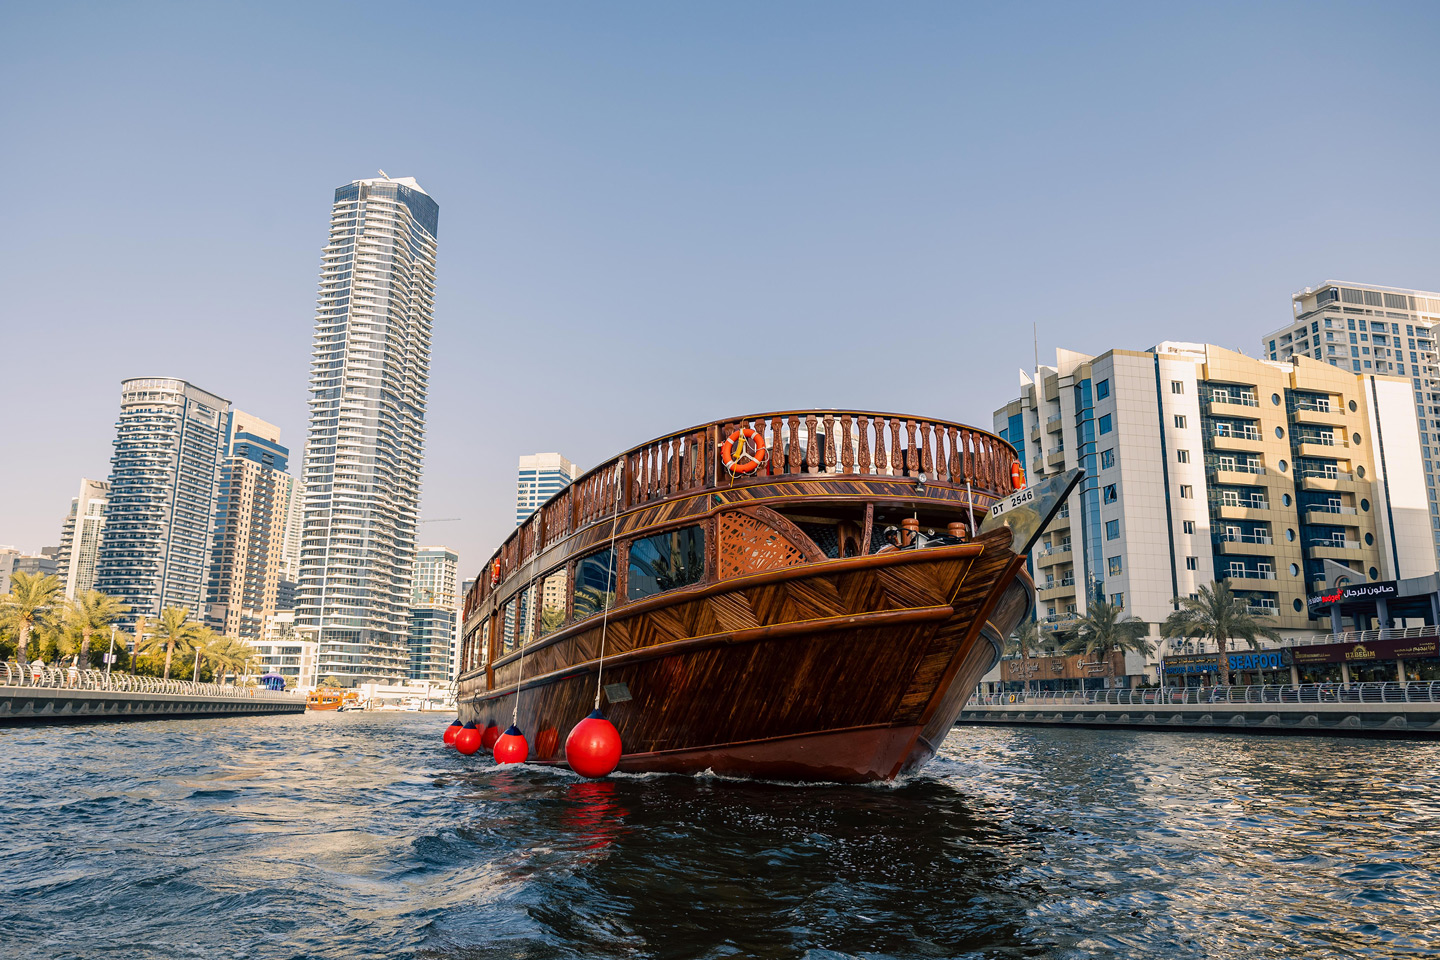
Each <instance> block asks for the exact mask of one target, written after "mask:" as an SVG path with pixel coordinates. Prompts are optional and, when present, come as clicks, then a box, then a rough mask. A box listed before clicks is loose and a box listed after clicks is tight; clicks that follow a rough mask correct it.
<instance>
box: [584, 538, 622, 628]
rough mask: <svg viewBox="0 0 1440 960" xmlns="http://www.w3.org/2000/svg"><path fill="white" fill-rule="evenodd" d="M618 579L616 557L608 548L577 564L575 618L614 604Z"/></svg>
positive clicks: (591, 613)
mask: <svg viewBox="0 0 1440 960" xmlns="http://www.w3.org/2000/svg"><path fill="white" fill-rule="evenodd" d="M617 580H618V574H617V573H616V571H615V558H614V557H613V556H612V555H611V553H610V551H609V550H608V549H607V550H601V551H600V552H599V553H592V554H590V556H588V557H585V558H583V559H582V560H581V561H580V562H579V563H577V564H575V607H574V619H576V620H583V619H585V618H586V617H588V616H591V615H593V614H596V613H599V612H600V611H601V610H604V609H605V608H606V607H608V606H610V605H611V604H613V603H614V602H615V584H616V581H617Z"/></svg>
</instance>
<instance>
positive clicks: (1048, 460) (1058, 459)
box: [1045, 447, 1065, 467]
mask: <svg viewBox="0 0 1440 960" xmlns="http://www.w3.org/2000/svg"><path fill="white" fill-rule="evenodd" d="M1064 465H1065V448H1064V447H1058V448H1056V449H1054V450H1051V451H1050V452H1049V453H1048V454H1046V456H1045V466H1047V467H1063V466H1064Z"/></svg>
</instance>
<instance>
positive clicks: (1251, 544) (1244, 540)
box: [1215, 533, 1275, 557]
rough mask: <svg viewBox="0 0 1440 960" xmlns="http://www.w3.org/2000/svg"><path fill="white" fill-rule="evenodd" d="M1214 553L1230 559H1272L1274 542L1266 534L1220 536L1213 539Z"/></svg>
mask: <svg viewBox="0 0 1440 960" xmlns="http://www.w3.org/2000/svg"><path fill="white" fill-rule="evenodd" d="M1215 552H1216V553H1219V554H1224V555H1226V556H1232V557H1274V556H1275V541H1274V539H1273V538H1271V537H1270V536H1269V535H1266V534H1251V533H1243V534H1236V535H1233V536H1230V535H1226V534H1221V535H1220V536H1218V537H1216V538H1215Z"/></svg>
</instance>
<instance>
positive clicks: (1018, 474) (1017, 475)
mask: <svg viewBox="0 0 1440 960" xmlns="http://www.w3.org/2000/svg"><path fill="white" fill-rule="evenodd" d="M1010 486H1011V487H1013V488H1014V489H1016V490H1023V489H1024V488H1025V470H1024V468H1023V467H1021V466H1020V461H1019V460H1012V461H1010Z"/></svg>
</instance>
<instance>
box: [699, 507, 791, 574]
mask: <svg viewBox="0 0 1440 960" xmlns="http://www.w3.org/2000/svg"><path fill="white" fill-rule="evenodd" d="M718 520H719V524H718V527H719V536H718V537H717V538H716V539H717V540H718V541H719V575H720V579H721V580H728V579H730V578H731V577H743V576H745V575H746V574H750V573H759V572H761V571H762V570H775V569H778V568H780V567H793V566H795V565H797V564H801V563H804V562H805V554H804V552H802V551H801V549H800V548H799V547H797V546H796V545H795V544H793V543H791V542H790V541H789V540H787V539H786V538H785V536H784V535H783V534H781V533H780V531H779V530H776V529H775V528H774V527H773V526H771V525H770V524H767V523H765V522H764V521H762V520H760V519H758V518H757V517H753V516H750V515H749V514H748V513H741V512H739V511H735V512H727V513H722V514H720V515H719V518H718Z"/></svg>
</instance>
